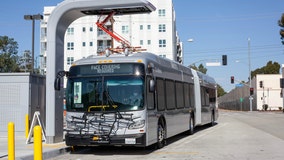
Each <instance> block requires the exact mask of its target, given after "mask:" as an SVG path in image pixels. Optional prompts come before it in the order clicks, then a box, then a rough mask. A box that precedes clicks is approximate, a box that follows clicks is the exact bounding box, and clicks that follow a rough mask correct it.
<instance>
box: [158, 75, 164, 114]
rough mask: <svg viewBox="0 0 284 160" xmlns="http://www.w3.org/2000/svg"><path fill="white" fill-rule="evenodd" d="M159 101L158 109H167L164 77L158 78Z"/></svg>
mask: <svg viewBox="0 0 284 160" xmlns="http://www.w3.org/2000/svg"><path fill="white" fill-rule="evenodd" d="M157 101H158V110H160V111H161V110H165V88H164V80H163V79H157Z"/></svg>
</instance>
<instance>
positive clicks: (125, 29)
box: [121, 26, 129, 34]
mask: <svg viewBox="0 0 284 160" xmlns="http://www.w3.org/2000/svg"><path fill="white" fill-rule="evenodd" d="M121 29H122V33H124V34H127V33H128V32H129V29H128V26H122V27H121Z"/></svg>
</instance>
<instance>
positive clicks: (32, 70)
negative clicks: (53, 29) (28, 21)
mask: <svg viewBox="0 0 284 160" xmlns="http://www.w3.org/2000/svg"><path fill="white" fill-rule="evenodd" d="M32 21H33V27H32V28H33V29H32V68H31V72H32V73H34V61H35V59H34V55H35V20H34V19H32Z"/></svg>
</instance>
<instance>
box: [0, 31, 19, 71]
mask: <svg viewBox="0 0 284 160" xmlns="http://www.w3.org/2000/svg"><path fill="white" fill-rule="evenodd" d="M17 54H18V43H17V42H16V41H14V39H13V38H9V37H8V36H0V72H19V71H20V68H19V65H18V59H19V57H18V55H17Z"/></svg>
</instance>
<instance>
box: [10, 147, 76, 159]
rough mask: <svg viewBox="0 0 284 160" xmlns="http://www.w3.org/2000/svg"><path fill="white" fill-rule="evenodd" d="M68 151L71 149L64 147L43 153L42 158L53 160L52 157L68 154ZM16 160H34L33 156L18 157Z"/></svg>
mask: <svg viewBox="0 0 284 160" xmlns="http://www.w3.org/2000/svg"><path fill="white" fill-rule="evenodd" d="M70 151H71V147H65V148H59V149H54V150H50V151H46V152H43V153H42V158H43V159H49V158H53V157H56V156H59V155H62V154H65V153H67V152H70ZM16 160H34V155H28V156H22V157H18V158H16Z"/></svg>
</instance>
